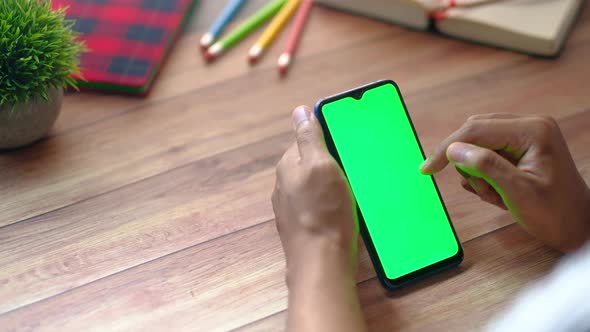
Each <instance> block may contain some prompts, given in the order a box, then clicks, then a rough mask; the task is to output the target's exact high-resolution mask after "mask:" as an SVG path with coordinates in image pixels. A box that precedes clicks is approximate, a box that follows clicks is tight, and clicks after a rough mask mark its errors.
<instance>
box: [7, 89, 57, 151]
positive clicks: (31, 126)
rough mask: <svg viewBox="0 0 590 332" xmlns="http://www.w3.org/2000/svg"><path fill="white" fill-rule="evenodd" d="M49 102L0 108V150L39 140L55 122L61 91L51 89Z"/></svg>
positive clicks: (31, 102) (40, 100) (40, 101)
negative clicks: (12, 108)
mask: <svg viewBox="0 0 590 332" xmlns="http://www.w3.org/2000/svg"><path fill="white" fill-rule="evenodd" d="M48 92H49V100H47V101H46V100H43V99H42V98H38V100H34V101H30V102H27V103H21V104H18V105H16V107H15V108H14V110H11V109H10V107H9V106H0V150H6V149H15V148H19V147H23V146H26V145H29V144H31V143H33V142H35V141H37V140H39V139H41V138H42V137H43V136H45V134H47V132H48V131H49V129H51V127H52V126H53V124H54V123H55V120H57V116H58V115H59V112H60V111H61V104H62V100H63V90H61V89H55V88H51V89H50V90H49V91H48Z"/></svg>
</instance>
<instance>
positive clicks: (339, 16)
mask: <svg viewBox="0 0 590 332" xmlns="http://www.w3.org/2000/svg"><path fill="white" fill-rule="evenodd" d="M255 5H257V4H254V5H253V7H256V6H255ZM212 6H219V5H212V4H209V2H208V3H207V4H203V7H206V8H205V10H204V12H205V11H207V10H210V8H209V7H212ZM586 7H588V6H586ZM588 15H590V10H589V9H588V8H585V10H583V11H582V14H581V15H580V20H579V24H578V25H577V26H576V29H575V30H574V31H573V34H572V36H571V38H570V40H569V42H568V47H569V44H575V43H577V42H579V41H580V40H585V39H586V37H587V36H588V33H587V32H586V31H587V30H588V19H587V16H588ZM199 20H202V17H200V16H199V17H196V18H195V21H196V22H197V23H195V25H196V26H199V23H198V22H199ZM205 22H207V24H208V22H209V20H205ZM307 29H308V31H310V32H309V33H306V34H305V35H304V36H303V39H302V42H301V47H300V50H299V51H298V55H297V61H298V64H297V66H298V67H299V66H301V65H302V64H303V63H304V62H306V59H307V58H308V57H323V58H329V59H332V58H333V55H331V54H330V51H338V50H339V49H342V48H346V47H349V46H351V45H355V44H359V43H363V42H367V41H370V40H372V39H375V38H379V37H380V36H384V35H387V34H388V33H392V34H399V33H407V31H406V30H405V29H403V28H400V27H396V26H394V25H388V24H384V23H381V22H378V21H374V20H369V19H366V18H362V17H356V16H351V15H348V14H344V13H340V12H337V11H333V10H329V9H326V8H322V7H317V8H315V9H314V11H313V14H312V18H311V20H310V23H309V27H308V28H307ZM189 30H190V31H194V29H192V28H191V29H189ZM414 33H417V34H420V35H422V37H423V39H422V40H421V43H420V44H419V45H412V47H407V45H404V44H398V45H397V46H398V47H397V48H396V50H395V51H394V52H392V55H395V54H397V53H398V52H399V50H400V49H403V50H405V51H404V52H409V53H411V52H412V51H413V48H416V47H421V46H420V45H424V44H427V43H428V44H430V43H437V44H441V45H444V44H447V43H449V42H451V43H456V44H458V45H461V46H460V49H459V50H455V51H451V52H447V53H445V54H443V55H441V56H439V57H438V58H437V59H435V60H434V61H428V62H424V63H423V65H421V66H412V67H410V68H407V69H408V70H409V74H410V75H412V76H413V78H419V79H416V80H415V82H416V83H417V84H419V88H424V87H426V86H428V85H429V84H437V80H436V79H432V76H434V75H436V76H442V77H446V76H450V77H448V78H449V79H452V78H453V77H456V76H460V75H463V76H465V75H473V74H474V73H476V72H478V71H480V70H481V69H488V70H492V69H493V68H492V67H496V66H499V65H502V64H504V63H506V62H507V61H512V60H514V59H515V58H519V59H521V58H526V57H524V56H519V55H517V54H513V53H510V52H505V51H499V50H493V49H490V48H488V47H480V46H476V45H473V44H469V43H463V42H458V41H452V40H448V39H445V38H443V37H441V36H439V35H435V34H428V33H422V32H414ZM284 37H285V36H282V37H281V39H279V41H278V42H277V45H281V43H282V42H283V40H284ZM199 38H200V33H197V32H189V33H187V34H186V35H184V36H183V37H182V38H180V40H179V42H178V45H176V47H175V50H174V52H173V53H172V55H171V59H170V60H169V61H168V63H167V64H166V66H165V67H164V70H163V71H162V73H161V75H160V76H159V78H158V81H157V83H156V85H155V87H154V90H153V91H152V93H151V94H150V95H149V96H148V97H147V98H144V99H141V98H136V97H125V96H116V95H106V94H100V93H89V92H86V93H79V94H71V95H69V96H68V98H66V100H65V105H64V108H63V110H62V115H61V116H60V118H59V119H58V122H57V124H56V126H55V128H54V129H53V131H52V134H51V135H52V136H54V135H60V134H62V133H64V132H67V131H70V130H76V129H79V128H80V127H83V126H87V125H90V124H92V123H95V122H97V121H101V120H104V119H108V118H110V117H112V116H116V115H118V114H121V113H124V112H129V111H132V110H136V109H138V108H141V107H145V106H147V105H152V104H154V103H158V102H162V101H163V100H167V99H170V98H174V97H179V96H181V95H183V94H186V93H188V92H194V91H196V90H198V89H202V88H205V87H207V86H211V85H215V84H221V83H222V82H225V81H227V80H230V79H233V78H237V77H240V76H244V75H250V74H251V73H252V72H258V71H266V70H269V71H271V72H272V71H273V70H274V65H275V63H274V61H271V60H272V59H274V58H276V57H277V56H278V53H279V52H280V51H281V47H275V48H273V49H271V51H270V54H268V56H267V59H265V61H263V62H262V63H261V64H259V65H257V66H256V67H248V66H247V65H246V63H245V60H244V56H243V54H246V53H247V50H248V47H249V45H251V44H252V43H253V42H254V40H255V38H256V36H255V35H253V36H251V37H250V38H249V39H247V40H246V41H244V42H243V43H242V44H240V45H239V46H238V48H237V49H235V50H233V51H232V52H230V53H229V54H227V55H226V56H224V58H223V59H221V61H219V62H218V63H216V64H214V65H211V66H207V65H206V64H205V63H204V62H203V61H202V59H201V57H200V56H198V53H197V50H196V46H195V45H198V41H199ZM318 45H320V46H318ZM566 52H568V51H567V48H566ZM326 53H327V54H326ZM549 62H552V61H549ZM424 64H428V66H424ZM433 66H434V67H435V68H436V69H437V71H433V68H432V67H433ZM449 68H452V69H453V70H452V71H451V72H448V71H447V72H444V73H439V72H438V71H440V70H441V69H449ZM271 75H273V76H272V78H270V79H271V80H273V81H275V82H276V81H277V80H276V77H275V76H274V74H271ZM299 75H303V74H302V73H300V70H299V69H297V70H295V71H293V72H292V73H291V76H299ZM397 76H398V72H396V73H393V76H391V77H394V78H396V77H397ZM381 77H384V76H381ZM345 88H348V87H345ZM94 98H100V103H96V102H95V100H94ZM81 110H84V111H81Z"/></svg>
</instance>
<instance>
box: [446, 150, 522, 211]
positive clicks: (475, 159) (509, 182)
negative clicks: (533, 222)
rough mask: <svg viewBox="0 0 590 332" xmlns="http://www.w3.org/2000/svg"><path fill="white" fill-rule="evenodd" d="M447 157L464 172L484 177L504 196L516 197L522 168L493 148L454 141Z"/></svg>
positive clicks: (504, 197)
mask: <svg viewBox="0 0 590 332" xmlns="http://www.w3.org/2000/svg"><path fill="white" fill-rule="evenodd" d="M447 158H448V159H449V161H450V162H452V163H453V164H454V165H455V166H456V167H457V168H459V169H461V170H462V171H463V172H465V173H467V174H469V175H471V176H475V177H479V178H483V179H484V180H486V182H488V183H489V184H490V185H491V186H492V187H494V189H495V190H496V191H497V192H498V194H500V196H502V198H503V199H504V200H505V201H506V198H510V197H516V196H517V194H518V192H519V189H518V188H516V187H517V183H518V182H517V181H515V180H516V179H518V177H519V176H520V170H519V169H518V168H516V166H514V165H513V164H512V163H510V161H508V160H507V159H505V158H504V157H502V156H500V155H499V154H498V153H496V152H495V151H493V150H490V149H486V148H482V147H479V146H477V145H473V144H467V143H453V144H451V145H450V146H449V148H448V149H447Z"/></svg>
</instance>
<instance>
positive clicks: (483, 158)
mask: <svg viewBox="0 0 590 332" xmlns="http://www.w3.org/2000/svg"><path fill="white" fill-rule="evenodd" d="M496 158H497V157H496V153H495V152H493V151H491V150H480V151H478V152H476V153H475V155H474V158H473V166H474V167H475V168H477V169H480V170H485V169H490V168H493V167H494V165H495V164H496Z"/></svg>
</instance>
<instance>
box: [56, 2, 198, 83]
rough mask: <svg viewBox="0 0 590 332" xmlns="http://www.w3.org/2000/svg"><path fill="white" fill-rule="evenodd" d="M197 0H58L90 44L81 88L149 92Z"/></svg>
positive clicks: (83, 65) (58, 5) (84, 57)
mask: <svg viewBox="0 0 590 332" xmlns="http://www.w3.org/2000/svg"><path fill="white" fill-rule="evenodd" d="M195 4H196V1H194V0H53V7H54V8H62V7H67V11H66V13H67V14H66V16H67V18H68V19H73V20H75V21H76V23H75V25H74V30H76V31H77V32H79V33H81V35H82V36H81V39H82V40H84V41H85V42H86V45H87V47H88V49H89V51H88V52H87V53H85V54H84V55H82V58H81V67H82V77H84V80H80V81H79V83H80V87H87V88H93V89H101V90H110V91H117V92H124V93H132V94H145V93H147V92H148V91H149V89H150V87H151V85H152V82H153V81H154V78H155V77H156V75H157V73H158V71H159V70H160V68H161V66H162V63H163V62H164V60H165V58H166V56H167V55H168V53H169V51H170V49H171V48H172V45H173V43H174V40H175V39H176V37H177V35H178V34H179V32H180V31H181V29H182V28H183V26H184V24H185V23H186V22H187V21H188V18H189V17H190V14H191V13H192V11H193V7H194V5H195Z"/></svg>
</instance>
